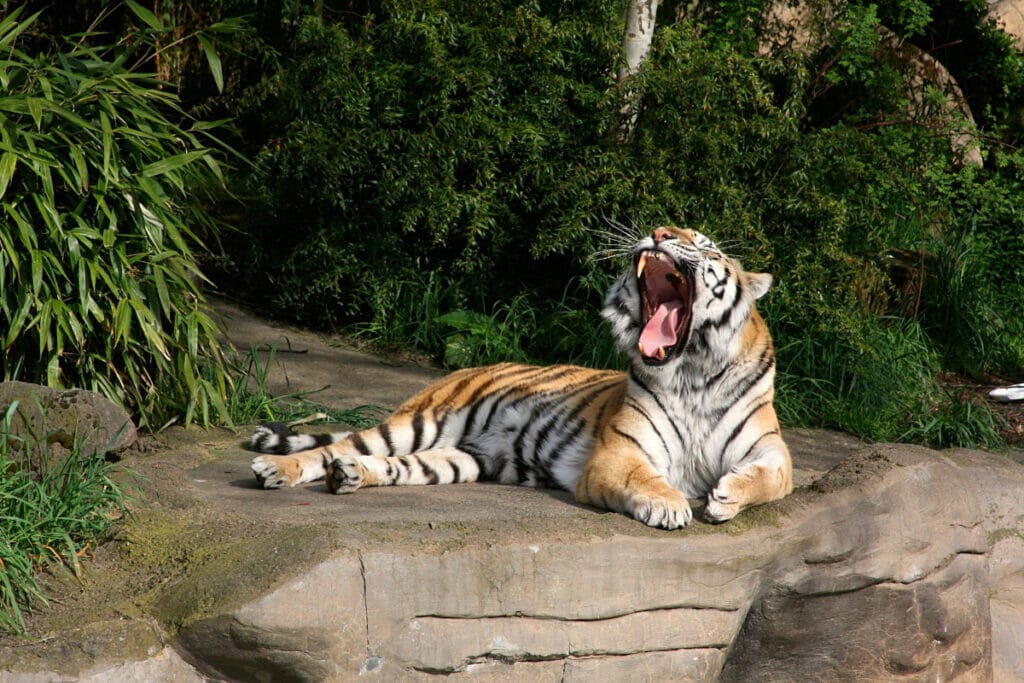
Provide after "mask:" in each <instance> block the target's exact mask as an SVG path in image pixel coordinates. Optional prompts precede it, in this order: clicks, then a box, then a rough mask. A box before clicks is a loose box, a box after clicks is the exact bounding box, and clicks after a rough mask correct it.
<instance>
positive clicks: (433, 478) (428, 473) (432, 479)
mask: <svg viewBox="0 0 1024 683" xmlns="http://www.w3.org/2000/svg"><path fill="white" fill-rule="evenodd" d="M416 463H417V464H418V465H419V466H420V471H421V472H422V473H423V476H425V477H426V478H427V484H428V485H430V484H436V483H437V482H439V481H441V477H439V476H438V474H437V470H435V469H434V468H433V467H431V466H430V465H428V464H427V463H425V462H424V461H423V458H416Z"/></svg>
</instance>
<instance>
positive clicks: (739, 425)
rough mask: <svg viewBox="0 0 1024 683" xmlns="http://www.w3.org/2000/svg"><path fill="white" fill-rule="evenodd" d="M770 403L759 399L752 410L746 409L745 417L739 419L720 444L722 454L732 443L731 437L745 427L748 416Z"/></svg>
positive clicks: (737, 434) (727, 450) (733, 437)
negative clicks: (727, 436) (730, 432)
mask: <svg viewBox="0 0 1024 683" xmlns="http://www.w3.org/2000/svg"><path fill="white" fill-rule="evenodd" d="M771 403H772V402H771V401H761V402H760V403H758V404H757V405H756V406H754V408H753V409H752V410H749V411H747V415H746V417H744V418H743V420H741V421H740V423H739V424H738V425H736V426H735V427H734V428H733V430H732V434H730V435H729V438H728V439H726V440H725V443H724V444H723V445H722V455H725V454H726V453H728V452H729V445H730V444H732V442H733V439H735V438H736V437H737V436H739V435H740V432H742V431H743V428H744V427H746V425H747V422H748V421H749V420H750V417H751V416H752V415H753V414H754V413H756V412H757V411H759V410H761V408H764V407H765V406H767V405H771Z"/></svg>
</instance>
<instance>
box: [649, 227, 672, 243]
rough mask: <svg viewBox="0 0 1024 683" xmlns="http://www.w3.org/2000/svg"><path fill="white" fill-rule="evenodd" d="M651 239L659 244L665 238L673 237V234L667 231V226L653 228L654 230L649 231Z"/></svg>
mask: <svg viewBox="0 0 1024 683" xmlns="http://www.w3.org/2000/svg"><path fill="white" fill-rule="evenodd" d="M651 239H652V240H654V243H655V244H660V243H661V242H664V241H665V240H671V239H675V235H673V234H672V233H671V232H669V230H668V228H655V229H654V232H652V233H651Z"/></svg>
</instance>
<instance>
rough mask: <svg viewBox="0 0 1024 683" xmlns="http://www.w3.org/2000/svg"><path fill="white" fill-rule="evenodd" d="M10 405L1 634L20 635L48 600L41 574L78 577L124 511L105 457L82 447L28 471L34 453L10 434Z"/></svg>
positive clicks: (0, 528)
mask: <svg viewBox="0 0 1024 683" xmlns="http://www.w3.org/2000/svg"><path fill="white" fill-rule="evenodd" d="M17 406H18V404H17V402H15V403H13V404H12V405H11V406H10V407H9V408H8V409H7V413H6V414H5V415H4V416H3V424H2V425H0V629H3V630H6V631H14V632H20V631H21V630H22V629H23V628H24V623H25V613H26V611H27V610H29V609H31V607H32V606H33V605H34V604H35V603H38V602H44V603H45V601H46V598H45V596H44V595H43V593H42V590H41V589H40V586H39V584H38V582H37V581H36V576H37V574H38V572H39V570H40V569H42V568H43V567H46V566H51V565H59V566H64V567H66V568H68V569H69V570H71V571H73V572H74V573H75V574H76V575H77V574H78V572H79V557H80V556H81V554H83V553H84V552H86V550H87V549H88V548H89V546H90V545H92V544H94V543H95V542H97V541H101V540H103V539H105V538H106V537H107V536H108V535H109V533H110V532H111V530H112V529H113V527H114V525H115V524H116V523H117V520H118V519H120V518H121V517H122V516H123V515H124V514H125V512H126V501H125V498H124V495H123V494H122V492H121V489H120V488H119V486H118V485H117V483H115V482H114V480H113V479H112V478H111V476H112V474H113V465H111V464H109V463H107V462H106V461H105V460H104V458H103V454H102V453H97V454H92V453H89V454H84V453H81V452H79V451H78V449H77V448H75V449H72V451H71V453H70V454H68V455H67V457H66V458H65V459H64V460H63V461H61V462H60V463H59V464H57V465H54V466H53V467H49V468H45V469H44V470H43V471H41V472H33V471H31V470H30V468H29V456H28V453H29V449H31V448H33V447H34V446H35V444H31V443H23V442H21V441H20V440H16V439H15V438H14V437H11V436H9V434H10V425H11V417H12V415H13V414H14V411H15V410H16V409H17Z"/></svg>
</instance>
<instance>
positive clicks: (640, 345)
mask: <svg viewBox="0 0 1024 683" xmlns="http://www.w3.org/2000/svg"><path fill="white" fill-rule="evenodd" d="M636 347H637V348H638V349H639V350H640V355H641V356H642V355H644V343H643V342H637V343H636Z"/></svg>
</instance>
